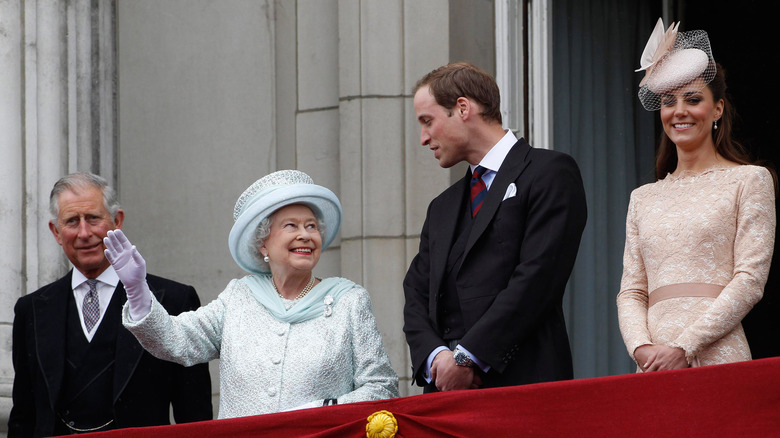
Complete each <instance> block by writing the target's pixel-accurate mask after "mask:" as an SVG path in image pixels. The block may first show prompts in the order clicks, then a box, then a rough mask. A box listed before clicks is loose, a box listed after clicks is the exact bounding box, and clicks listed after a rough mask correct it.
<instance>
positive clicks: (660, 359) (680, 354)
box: [634, 345, 690, 372]
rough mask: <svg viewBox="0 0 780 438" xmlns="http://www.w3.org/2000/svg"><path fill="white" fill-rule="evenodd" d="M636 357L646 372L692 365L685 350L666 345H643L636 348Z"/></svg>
mask: <svg viewBox="0 0 780 438" xmlns="http://www.w3.org/2000/svg"><path fill="white" fill-rule="evenodd" d="M634 358H635V359H636V362H637V364H639V367H640V368H641V369H642V371H644V372H651V371H664V370H677V369H682V368H688V367H690V365H689V364H688V360H687V359H686V358H685V350H683V349H682V348H678V347H668V346H666V345H642V346H640V347H638V348H637V349H636V350H634Z"/></svg>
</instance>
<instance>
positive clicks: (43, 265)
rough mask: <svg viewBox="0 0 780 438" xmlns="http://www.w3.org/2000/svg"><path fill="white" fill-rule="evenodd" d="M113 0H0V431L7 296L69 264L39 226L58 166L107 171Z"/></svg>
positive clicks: (7, 391) (7, 388) (9, 369)
mask: <svg viewBox="0 0 780 438" xmlns="http://www.w3.org/2000/svg"><path fill="white" fill-rule="evenodd" d="M113 16H114V2H113V1H111V0H77V1H73V2H64V1H60V0H26V1H22V0H9V1H3V2H0V145H2V146H1V147H2V151H0V153H2V156H3V160H0V161H2V164H0V182H2V185H3V187H4V188H5V189H4V190H3V191H2V194H0V205H2V214H0V225H2V226H3V227H4V229H5V230H9V232H7V233H4V235H3V237H1V238H0V239H2V241H1V242H2V250H1V251H2V255H1V256H0V260H2V263H1V264H0V280H2V283H3V284H4V285H5V287H4V288H3V289H2V291H0V304H1V306H0V309H2V310H0V340H2V348H0V433H4V431H5V428H6V425H7V420H8V413H9V411H10V407H11V399H10V397H11V387H12V383H13V366H12V363H11V326H12V322H13V310H12V309H13V305H14V303H15V302H16V300H17V299H18V298H19V297H20V296H22V295H25V294H27V293H30V292H32V291H35V290H36V289H38V288H39V287H40V286H42V285H44V284H46V283H49V282H50V281H52V280H54V279H56V278H58V277H60V276H62V275H63V274H64V273H65V272H66V271H67V270H68V269H69V264H68V262H67V259H66V258H65V257H64V255H63V253H62V250H61V249H60V247H59V245H57V243H56V241H55V240H54V238H53V237H52V236H51V232H50V231H49V228H48V222H49V219H50V214H49V192H50V190H51V187H52V186H53V185H54V182H55V181H56V180H57V179H58V178H60V177H61V176H62V175H64V174H66V173H68V172H74V171H77V170H90V171H93V172H98V173H101V174H103V176H105V177H107V178H108V179H109V180H113V175H114V171H113V168H114V163H113V148H114V141H113V139H114V133H113V126H114V123H113V122H114V118H115V111H114V104H113V101H114V82H115V81H114V79H115V73H114V61H113V59H114V50H113V34H114V30H113V27H114V24H113V23H114V20H113Z"/></svg>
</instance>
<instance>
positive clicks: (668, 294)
mask: <svg viewBox="0 0 780 438" xmlns="http://www.w3.org/2000/svg"><path fill="white" fill-rule="evenodd" d="M722 290H723V286H718V285H717V284H709V283H678V284H670V285H668V286H661V287H659V288H658V289H656V290H654V291H652V292H650V295H649V297H648V303H647V307H653V305H655V304H656V303H658V302H659V301H663V300H668V299H669V298H679V297H710V298H717V297H718V295H720V291H722Z"/></svg>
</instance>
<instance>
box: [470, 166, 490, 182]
mask: <svg viewBox="0 0 780 438" xmlns="http://www.w3.org/2000/svg"><path fill="white" fill-rule="evenodd" d="M486 171H487V169H485V168H484V167H482V166H477V167H475V168H474V173H472V174H471V178H472V179H478V178H482V175H484V174H485V172H486Z"/></svg>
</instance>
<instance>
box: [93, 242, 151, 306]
mask: <svg viewBox="0 0 780 438" xmlns="http://www.w3.org/2000/svg"><path fill="white" fill-rule="evenodd" d="M103 243H104V244H105V245H106V251H105V253H106V258H107V259H108V261H109V263H111V265H112V266H113V267H114V270H115V271H116V275H117V276H118V277H119V280H121V281H122V284H123V285H124V286H125V292H127V302H128V304H129V306H130V317H132V318H133V321H139V320H141V319H143V317H145V316H146V315H148V314H149V312H150V311H151V310H152V292H151V291H150V290H149V285H148V284H146V261H145V260H144V258H143V257H141V253H139V252H138V250H137V249H136V248H135V245H133V244H131V243H130V241H129V240H128V239H127V237H126V236H125V234H124V233H123V232H122V230H113V231H109V232H108V233H107V234H106V237H105V238H104V239H103Z"/></svg>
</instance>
